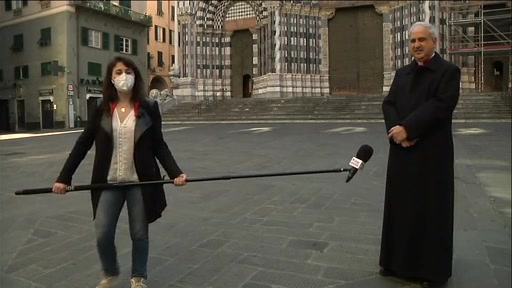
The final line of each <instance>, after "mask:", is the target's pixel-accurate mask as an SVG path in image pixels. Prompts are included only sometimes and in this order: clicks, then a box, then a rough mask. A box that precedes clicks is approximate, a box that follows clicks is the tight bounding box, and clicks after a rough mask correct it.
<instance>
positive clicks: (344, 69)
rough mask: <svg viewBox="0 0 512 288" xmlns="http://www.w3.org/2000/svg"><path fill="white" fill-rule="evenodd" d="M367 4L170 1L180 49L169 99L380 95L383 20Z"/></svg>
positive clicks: (352, 2)
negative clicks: (174, 3)
mask: <svg viewBox="0 0 512 288" xmlns="http://www.w3.org/2000/svg"><path fill="white" fill-rule="evenodd" d="M325 2H333V3H325ZM373 2H374V1H288V0H287V1H178V19H179V28H180V31H181V35H182V37H181V39H180V40H181V47H182V48H183V49H181V51H180V54H181V55H180V56H181V57H179V58H180V62H179V79H178V80H177V83H176V84H177V89H174V94H175V95H176V96H177V97H179V98H180V99H182V100H191V101H194V100H201V99H204V98H205V97H210V96H211V95H217V96H218V97H223V98H248V97H254V98H274V97H319V96H327V95H332V94H347V93H351V94H357V93H366V94H381V93H382V87H383V84H384V83H383V75H384V65H385V63H384V62H385V61H384V59H383V57H384V53H383V20H382V12H381V11H380V10H379V9H378V7H376V6H375V5H374V4H373ZM386 2H389V1H384V2H379V4H378V5H381V4H382V3H386Z"/></svg>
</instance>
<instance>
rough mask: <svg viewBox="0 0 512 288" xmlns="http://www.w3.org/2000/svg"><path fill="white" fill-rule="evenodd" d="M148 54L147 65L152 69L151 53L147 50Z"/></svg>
mask: <svg viewBox="0 0 512 288" xmlns="http://www.w3.org/2000/svg"><path fill="white" fill-rule="evenodd" d="M146 55H147V59H146V61H147V62H146V67H148V69H151V53H149V52H147V53H146Z"/></svg>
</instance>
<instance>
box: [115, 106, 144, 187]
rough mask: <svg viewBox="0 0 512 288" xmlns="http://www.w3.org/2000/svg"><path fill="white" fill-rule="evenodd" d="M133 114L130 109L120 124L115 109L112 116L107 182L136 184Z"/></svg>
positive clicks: (134, 120)
mask: <svg viewBox="0 0 512 288" xmlns="http://www.w3.org/2000/svg"><path fill="white" fill-rule="evenodd" d="M136 120H137V119H136V118H135V113H134V111H133V109H132V111H130V113H129V114H128V116H126V118H125V119H124V121H123V122H122V123H121V121H120V119H119V115H118V113H117V109H114V113H113V115H112V130H113V131H112V132H113V140H114V143H113V144H114V150H113V153H112V162H111V163H110V170H109V173H108V178H107V180H108V182H138V181H139V177H138V176H137V172H136V171H135V163H134V161H133V149H134V144H135V138H134V137H135V136H134V134H135V133H134V131H135V122H136Z"/></svg>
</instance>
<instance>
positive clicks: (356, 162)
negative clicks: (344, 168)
mask: <svg viewBox="0 0 512 288" xmlns="http://www.w3.org/2000/svg"><path fill="white" fill-rule="evenodd" d="M372 155H373V148H372V147H371V146H370V145H366V144H364V145H362V146H361V147H359V150H358V151H357V154H356V157H352V160H350V163H349V165H350V166H352V168H350V171H349V172H348V175H347V180H345V183H348V182H349V181H350V180H352V177H354V176H355V175H356V173H357V171H359V170H362V169H363V167H364V164H365V163H366V162H368V160H370V158H372Z"/></svg>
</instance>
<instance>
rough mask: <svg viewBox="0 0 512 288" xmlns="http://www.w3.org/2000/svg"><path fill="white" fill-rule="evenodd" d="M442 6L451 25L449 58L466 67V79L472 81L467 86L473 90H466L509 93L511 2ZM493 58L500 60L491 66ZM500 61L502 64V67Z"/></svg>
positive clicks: (476, 2)
mask: <svg viewBox="0 0 512 288" xmlns="http://www.w3.org/2000/svg"><path fill="white" fill-rule="evenodd" d="M442 7H443V8H444V11H443V12H444V13H445V16H446V20H447V21H446V22H447V23H446V24H447V26H448V27H447V28H448V29H447V30H446V31H447V35H446V44H447V51H446V52H447V55H448V59H450V61H452V62H453V63H455V64H457V65H459V67H461V68H467V69H466V70H465V71H468V72H469V73H468V75H466V77H471V76H472V78H473V79H467V80H468V82H467V83H466V84H468V85H472V87H466V88H473V89H474V90H475V91H478V92H483V91H506V90H509V89H510V83H511V76H510V74H511V71H510V70H511V66H512V62H511V61H512V30H511V29H512V28H511V27H512V20H511V15H512V14H511V13H512V11H511V5H510V1H443V3H442ZM494 59H500V61H495V62H493V63H492V64H490V61H493V60H494ZM501 60H503V61H501ZM498 62H501V65H502V66H501V68H500V67H498V66H499V63H498ZM496 63H497V64H496ZM493 65H496V67H493ZM506 66H508V67H506ZM500 69H501V70H500ZM473 71H474V72H473ZM500 73H501V75H500ZM505 74H506V75H505ZM500 77H501V78H500ZM497 79H498V80H499V79H501V80H500V81H498V80H497ZM471 82H472V84H471ZM498 82H499V83H498ZM500 85H501V86H500ZM499 88H501V89H499Z"/></svg>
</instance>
